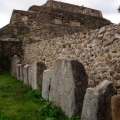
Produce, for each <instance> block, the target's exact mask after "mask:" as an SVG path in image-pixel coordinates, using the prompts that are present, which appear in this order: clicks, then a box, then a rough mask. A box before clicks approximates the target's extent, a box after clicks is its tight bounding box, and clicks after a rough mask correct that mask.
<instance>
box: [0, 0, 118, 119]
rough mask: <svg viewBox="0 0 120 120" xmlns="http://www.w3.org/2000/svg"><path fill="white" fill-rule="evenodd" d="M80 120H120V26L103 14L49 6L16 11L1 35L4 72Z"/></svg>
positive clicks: (0, 57) (50, 2) (54, 4)
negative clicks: (8, 71)
mask: <svg viewBox="0 0 120 120" xmlns="http://www.w3.org/2000/svg"><path fill="white" fill-rule="evenodd" d="M10 67H11V70H10V71H11V75H13V76H15V77H16V78H17V79H18V80H20V81H22V82H24V83H25V84H28V85H30V86H31V87H32V89H37V90H42V97H43V98H44V99H46V100H49V101H51V102H52V103H53V104H54V105H56V106H60V107H61V109H62V110H63V111H64V112H65V114H66V115H68V116H69V117H72V116H73V115H78V116H81V120H119V119H120V112H119V111H120V110H119V107H118V106H119V99H120V97H119V94H120V24H118V25H116V24H112V23H111V22H110V21H109V20H107V19H105V18H103V15H102V13H101V11H98V10H94V9H90V8H86V7H84V6H77V5H71V4H68V3H62V2H58V1H54V0H48V1H47V2H46V3H45V4H44V5H42V6H35V5H33V6H31V7H30V8H29V9H28V11H20V10H13V13H12V16H11V20H10V23H9V24H8V25H7V26H5V27H3V28H2V29H0V69H3V70H4V69H10Z"/></svg>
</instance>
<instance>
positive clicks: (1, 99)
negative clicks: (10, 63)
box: [0, 71, 80, 120]
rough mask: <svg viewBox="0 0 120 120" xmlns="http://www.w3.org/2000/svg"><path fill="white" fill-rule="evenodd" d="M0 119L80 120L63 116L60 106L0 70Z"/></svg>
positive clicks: (76, 117) (75, 117)
mask: <svg viewBox="0 0 120 120" xmlns="http://www.w3.org/2000/svg"><path fill="white" fill-rule="evenodd" d="M0 120H80V118H79V117H78V116H73V117H72V118H71V119H70V118H68V117H67V116H65V114H64V113H63V112H62V111H61V109H60V107H56V106H54V105H53V104H52V103H51V102H49V101H46V100H44V99H43V98H42V93H41V91H39V90H32V89H31V88H30V87H29V86H28V85H25V84H23V83H22V82H19V81H18V80H17V79H16V78H15V77H12V76H11V75H10V74H9V72H6V71H4V72H0Z"/></svg>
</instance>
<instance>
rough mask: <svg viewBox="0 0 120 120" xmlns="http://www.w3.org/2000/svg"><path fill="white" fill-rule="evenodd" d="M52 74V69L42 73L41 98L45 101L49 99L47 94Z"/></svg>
mask: <svg viewBox="0 0 120 120" xmlns="http://www.w3.org/2000/svg"><path fill="white" fill-rule="evenodd" d="M52 72H53V70H52V69H48V70H44V72H43V83H42V97H43V98H44V99H46V100H48V99H49V92H50V86H51V80H52V75H53V73H52Z"/></svg>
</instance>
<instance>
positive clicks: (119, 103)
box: [111, 95, 120, 120]
mask: <svg viewBox="0 0 120 120" xmlns="http://www.w3.org/2000/svg"><path fill="white" fill-rule="evenodd" d="M111 107H112V120H120V95H115V96H113V97H112V99H111Z"/></svg>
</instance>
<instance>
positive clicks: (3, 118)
mask: <svg viewBox="0 0 120 120" xmlns="http://www.w3.org/2000/svg"><path fill="white" fill-rule="evenodd" d="M0 120H8V118H7V117H6V116H5V115H3V114H2V113H1V112H0Z"/></svg>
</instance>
